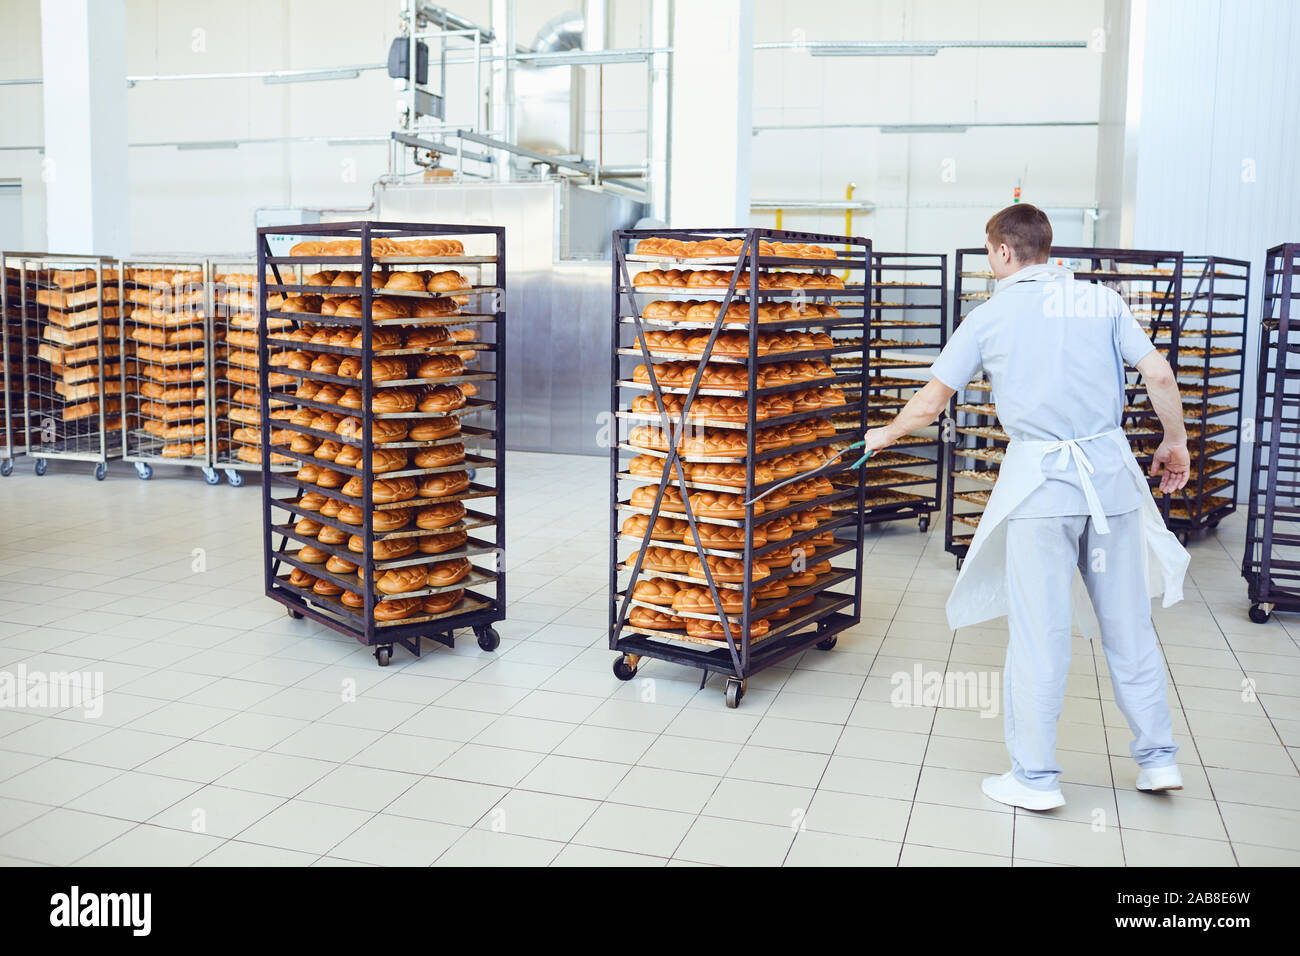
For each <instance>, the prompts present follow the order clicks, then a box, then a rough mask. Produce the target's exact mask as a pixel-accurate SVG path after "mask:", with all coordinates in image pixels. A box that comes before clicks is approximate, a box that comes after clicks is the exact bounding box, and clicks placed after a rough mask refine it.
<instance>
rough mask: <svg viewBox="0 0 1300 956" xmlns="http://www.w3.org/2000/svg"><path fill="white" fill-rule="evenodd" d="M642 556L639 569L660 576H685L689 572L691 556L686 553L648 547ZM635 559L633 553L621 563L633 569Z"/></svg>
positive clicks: (635, 554)
mask: <svg viewBox="0 0 1300 956" xmlns="http://www.w3.org/2000/svg"><path fill="white" fill-rule="evenodd" d="M643 554H644V557H643V558H642V559H641V567H642V569H643V570H645V571H657V572H659V573H660V574H686V573H688V572H689V571H690V567H691V555H690V553H689V552H687V551H677V550H675V549H673V548H659V547H650V548H646V549H645V550H644V552H643ZM636 559H637V553H636V552H635V551H634V552H633V553H631V554H629V555H628V556H627V560H625V561H624V562H623V563H624V564H625V565H626V566H627V567H629V568H631V567H635V566H636Z"/></svg>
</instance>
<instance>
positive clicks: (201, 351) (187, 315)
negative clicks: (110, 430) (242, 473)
mask: <svg viewBox="0 0 1300 956" xmlns="http://www.w3.org/2000/svg"><path fill="white" fill-rule="evenodd" d="M119 267H120V268H119V276H118V283H119V290H120V300H121V302H122V306H123V310H124V313H125V316H124V319H125V320H124V321H123V322H122V324H121V340H120V344H121V354H122V355H123V356H124V357H125V358H126V361H124V362H123V363H122V366H121V372H120V376H121V389H122V400H123V422H124V423H125V428H124V429H123V431H122V457H123V458H124V459H125V460H126V461H129V462H133V463H134V464H135V470H136V474H137V475H139V476H140V478H142V479H145V480H148V479H149V478H151V477H152V476H153V465H154V464H156V463H164V464H173V465H191V466H193V467H196V468H200V469H202V470H203V476H204V479H205V480H206V481H207V483H208V484H210V485H215V484H216V483H217V482H218V481H219V480H220V477H219V476H218V474H217V472H216V470H215V469H214V468H213V467H212V448H211V436H212V416H213V413H214V412H224V408H223V406H222V405H221V403H220V401H219V398H218V396H217V395H215V394H214V385H213V380H212V363H213V361H214V360H215V359H216V358H218V354H217V353H218V351H219V348H224V346H222V347H219V348H214V346H213V343H212V326H211V316H212V310H211V301H210V297H211V283H210V278H211V276H210V273H209V266H208V263H207V261H206V260H204V259H202V258H199V259H194V258H184V257H179V258H178V257H174V256H153V257H149V258H130V259H123V260H121V261H120V263H119Z"/></svg>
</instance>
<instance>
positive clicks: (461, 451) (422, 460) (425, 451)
mask: <svg viewBox="0 0 1300 956" xmlns="http://www.w3.org/2000/svg"><path fill="white" fill-rule="evenodd" d="M464 460H465V446H464V445H463V444H462V443H461V442H453V443H452V444H450V445H434V446H432V447H430V448H421V449H420V450H419V451H417V452H416V453H415V467H416V468H445V467H446V466H448V465H457V464H460V463H461V462H463V461H464Z"/></svg>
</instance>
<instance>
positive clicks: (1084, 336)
mask: <svg viewBox="0 0 1300 956" xmlns="http://www.w3.org/2000/svg"><path fill="white" fill-rule="evenodd" d="M1153 349H1154V346H1153V345H1152V344H1151V339H1150V338H1149V337H1148V336H1147V333H1146V332H1145V331H1143V329H1142V327H1141V326H1140V325H1138V323H1137V320H1136V319H1134V318H1133V314H1132V313H1131V312H1129V310H1128V306H1127V305H1125V303H1124V300H1123V299H1122V298H1121V297H1120V296H1119V294H1118V293H1116V292H1115V291H1114V290H1113V289H1109V288H1107V287H1106V286H1103V285H1099V284H1097V283H1094V282H1081V281H1078V280H1076V279H1075V278H1074V276H1073V274H1072V273H1071V272H1070V271H1069V270H1068V269H1064V268H1061V267H1060V266H1053V265H1047V264H1041V265H1032V266H1027V267H1026V268H1024V269H1021V270H1020V271H1019V272H1017V273H1015V274H1014V275H1011V276H1008V277H1006V278H1005V279H1002V280H1000V281H999V282H998V283H997V286H996V289H995V291H994V294H993V297H992V298H991V299H989V301H988V302H986V303H984V304H983V305H981V306H979V307H978V308H976V309H975V310H974V311H972V312H971V313H970V315H968V316H967V317H966V318H965V319H963V320H962V322H961V324H960V325H959V326H958V327H957V329H956V330H955V331H954V332H953V334H952V337H951V338H950V339H949V340H948V344H947V345H946V346H945V347H944V349H943V351H942V353H941V354H940V355H939V357H938V358H937V359H936V360H935V362H934V365H933V366H932V367H931V369H930V371H931V373H932V374H933V375H934V376H935V377H936V378H938V379H939V380H940V381H941V382H943V383H944V384H945V385H947V386H948V387H949V388H953V389H961V388H963V387H964V386H965V385H966V384H967V383H968V382H969V381H970V380H971V379H972V378H973V377H974V376H975V375H976V374H977V373H978V372H979V370H980V369H981V368H983V369H984V370H985V372H987V373H988V377H989V381H990V383H991V384H992V387H993V402H994V404H995V405H996V407H997V413H998V420H999V422H1000V423H1001V425H1002V427H1003V428H1004V429H1005V430H1006V432H1007V434H1008V435H1010V436H1011V438H1013V439H1021V440H1026V441H1053V440H1062V439H1068V438H1080V437H1083V436H1087V435H1097V434H1100V433H1102V432H1106V431H1109V430H1111V429H1114V428H1117V427H1118V426H1119V424H1120V419H1121V415H1122V414H1123V410H1124V381H1125V378H1124V365H1125V364H1126V363H1127V364H1128V365H1136V364H1137V363H1138V362H1139V361H1140V360H1141V359H1143V358H1144V357H1145V356H1146V355H1147V354H1148V353H1150V352H1151V351H1152V350H1153ZM1126 451H1127V449H1120V448H1118V447H1116V446H1115V445H1114V444H1113V443H1108V442H1099V443H1089V447H1088V456H1089V459H1090V460H1091V464H1092V466H1093V468H1094V469H1095V471H1094V473H1093V474H1092V483H1093V486H1094V487H1095V488H1096V491H1097V496H1098V498H1099V499H1100V501H1101V505H1102V507H1103V508H1104V509H1105V513H1106V514H1108V515H1118V514H1124V513H1126V512H1129V511H1132V510H1133V509H1134V508H1138V507H1140V506H1142V505H1143V504H1144V501H1143V492H1142V491H1141V489H1139V488H1138V487H1137V485H1136V483H1135V482H1134V480H1133V478H1132V475H1131V473H1130V472H1129V468H1130V465H1129V463H1128V462H1127V461H1126V456H1125V454H1124V452H1126ZM1060 465H1061V466H1064V467H1058V466H1056V465H1053V464H1052V463H1051V461H1050V460H1049V461H1044V463H1043V466H1044V467H1043V474H1044V478H1045V480H1044V481H1043V483H1042V484H1041V485H1039V486H1038V487H1037V488H1036V489H1035V490H1034V491H1033V492H1032V493H1031V494H1030V495H1029V497H1027V498H1026V499H1025V500H1024V501H1023V502H1022V503H1021V504H1020V505H1019V506H1018V507H1017V508H1016V509H1015V512H1014V514H1013V517H1018V518H1019V517H1064V516H1066V515H1085V514H1088V513H1089V508H1088V504H1087V501H1086V500H1085V498H1084V493H1083V489H1082V487H1081V485H1080V481H1079V473H1078V469H1077V468H1076V467H1075V466H1074V465H1073V463H1069V464H1067V462H1066V460H1064V459H1063V460H1061V462H1060Z"/></svg>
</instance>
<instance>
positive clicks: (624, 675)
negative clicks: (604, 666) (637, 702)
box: [614, 654, 638, 680]
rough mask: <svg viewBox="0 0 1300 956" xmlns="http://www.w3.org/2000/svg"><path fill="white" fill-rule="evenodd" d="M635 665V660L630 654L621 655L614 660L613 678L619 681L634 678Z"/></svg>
mask: <svg viewBox="0 0 1300 956" xmlns="http://www.w3.org/2000/svg"><path fill="white" fill-rule="evenodd" d="M637 663H638V661H637V659H635V658H633V657H632V656H631V655H630V654H623V655H621V656H619V657H616V658H614V676H615V677H617V678H618V679H619V680H631V679H632V678H633V677H635V676H636V665H637Z"/></svg>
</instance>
